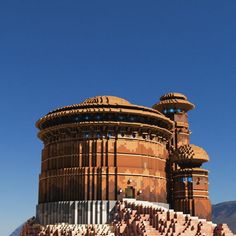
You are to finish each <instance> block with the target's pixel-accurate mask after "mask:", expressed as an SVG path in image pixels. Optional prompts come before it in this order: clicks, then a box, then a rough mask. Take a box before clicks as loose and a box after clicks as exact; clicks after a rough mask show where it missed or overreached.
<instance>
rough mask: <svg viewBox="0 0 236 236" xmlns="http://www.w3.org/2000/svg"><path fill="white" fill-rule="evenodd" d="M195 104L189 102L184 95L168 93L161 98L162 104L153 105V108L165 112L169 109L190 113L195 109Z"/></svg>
mask: <svg viewBox="0 0 236 236" xmlns="http://www.w3.org/2000/svg"><path fill="white" fill-rule="evenodd" d="M194 107H195V106H194V104H192V103H191V102H189V101H188V99H187V97H186V96H185V95H184V94H182V93H167V94H165V95H163V96H161V98H160V102H158V103H156V104H155V105H153V108H154V109H156V110H158V111H160V112H163V111H164V110H165V109H169V108H179V109H181V110H184V111H189V110H192V109H193V108H194Z"/></svg>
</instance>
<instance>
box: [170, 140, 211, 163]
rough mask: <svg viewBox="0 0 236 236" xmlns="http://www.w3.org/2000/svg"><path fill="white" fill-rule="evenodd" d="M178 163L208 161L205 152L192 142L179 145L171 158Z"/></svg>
mask: <svg viewBox="0 0 236 236" xmlns="http://www.w3.org/2000/svg"><path fill="white" fill-rule="evenodd" d="M173 160H174V161H175V162H176V163H178V164H184V163H186V164H190V163H192V164H199V165H201V164H202V163H204V162H207V161H209V156H208V154H207V152H206V151H205V150H204V149H203V148H201V147H199V146H196V145H194V144H188V145H183V146H180V147H179V148H178V149H177V150H176V152H175V155H174V159H173Z"/></svg>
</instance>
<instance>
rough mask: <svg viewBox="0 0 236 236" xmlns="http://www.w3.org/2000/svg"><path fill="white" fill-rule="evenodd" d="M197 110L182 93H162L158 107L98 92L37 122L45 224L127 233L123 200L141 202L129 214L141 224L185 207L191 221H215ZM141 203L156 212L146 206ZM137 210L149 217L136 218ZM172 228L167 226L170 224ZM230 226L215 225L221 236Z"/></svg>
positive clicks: (39, 214)
mask: <svg viewBox="0 0 236 236" xmlns="http://www.w3.org/2000/svg"><path fill="white" fill-rule="evenodd" d="M193 108H194V105H193V104H192V103H190V102H189V101H188V100H187V97H186V96H184V95H183V94H180V93H168V94H166V95H164V96H162V97H161V98H160V101H159V102H158V103H156V104H154V105H153V107H152V108H149V107H144V106H138V105H134V104H131V103H130V102H128V101H126V100H124V99H122V98H118V97H113V96H97V97H93V98H89V99H86V100H85V101H84V102H82V103H80V104H75V105H71V106H66V107H62V108H58V109H56V110H54V111H51V112H49V113H48V114H47V115H46V116H44V117H42V118H41V119H40V120H39V121H38V122H37V123H36V126H37V128H38V129H39V133H38V137H39V138H40V139H41V140H42V141H43V144H44V148H43V150H42V165H41V173H40V176H39V202H38V205H37V215H36V221H37V223H40V224H41V225H55V224H58V223H62V222H64V223H67V224H71V225H78V224H85V225H89V224H109V223H110V224H113V229H114V225H115V229H116V230H115V232H116V235H119V234H120V231H119V232H118V231H117V227H118V226H117V225H116V224H115V223H114V222H115V221H117V216H119V212H120V213H121V212H122V209H121V206H122V204H123V203H122V202H124V203H125V204H126V206H128V205H129V204H131V203H130V201H134V202H132V204H133V205H132V204H131V205H129V209H131V213H130V215H129V217H131V216H132V214H133V220H134V219H136V220H135V221H137V219H141V218H142V217H141V216H140V214H145V212H146V214H147V213H148V214H149V220H150V217H151V219H152V222H154V221H153V219H154V218H153V217H154V215H153V214H154V213H153V212H155V211H156V210H157V208H158V209H164V210H163V212H173V210H174V211H177V212H182V213H181V214H182V215H183V216H182V215H181V217H182V218H183V219H186V216H188V217H189V219H195V220H196V218H194V216H197V217H199V218H200V219H205V221H206V220H210V219H211V203H210V200H209V195H208V171H207V170H205V169H203V168H202V164H203V163H204V162H207V161H208V160H209V157H208V155H207V153H206V152H205V151H204V150H203V149H202V148H200V147H198V146H196V145H193V144H190V130H189V123H188V111H189V110H191V109H193ZM139 203H140V204H141V205H143V207H147V208H148V209H149V210H145V211H144V210H142V209H143V208H142V207H141V208H142V209H141V208H140V207H139ZM125 204H124V205H125ZM135 204H136V205H135ZM148 204H149V205H148ZM150 204H151V205H150ZM151 206H152V207H151ZM150 209H153V210H150ZM155 209H156V210H155ZM168 209H173V210H168ZM132 210H133V213H132ZM127 212H129V211H127V210H126V213H127ZM137 212H139V216H140V217H141V218H135V217H136V216H135V214H137ZM161 212H162V210H161ZM127 214H128V213H127ZM155 214H157V213H155ZM168 214H170V213H166V215H165V216H166V219H165V220H166V222H168V219H169V220H170V217H168ZM176 214H177V213H176ZM186 214H187V215H186ZM121 215H122V214H121ZM121 215H120V217H119V220H120V221H122V217H124V215H122V216H121ZM172 215H173V217H174V213H173V214H172ZM169 216H170V215H169ZM137 217H138V216H137ZM175 217H176V219H177V218H178V217H177V215H176V216H175ZM181 217H180V218H181ZM191 217H192V218H191ZM131 218H132V217H131ZM131 218H129V219H131ZM180 218H179V219H180ZM182 218H181V219H182ZM199 218H197V219H199ZM145 219H146V218H145ZM173 219H174V218H173ZM119 220H118V221H119ZM126 220H127V219H126ZM190 221H191V220H190ZM203 221H204V220H203ZM111 222H113V223H111ZM125 222H126V221H125V219H124V220H123V223H124V225H126V226H127V224H128V225H129V223H127V222H126V223H125ZM150 222H151V221H150ZM158 222H159V221H158ZM173 222H174V220H173ZM176 222H177V221H176ZM196 222H197V221H196ZM150 224H151V223H150ZM153 224H154V223H153ZM155 224H156V223H155ZM157 224H158V223H157ZM176 224H178V222H177V223H176ZM197 224H200V223H199V222H198V223H196V225H197ZM211 224H212V223H211ZM165 225H166V226H165V227H164V228H165V229H167V228H168V227H167V225H168V223H166V224H165ZM189 225H191V224H189ZM173 227H174V226H173ZM199 227H200V226H199ZM204 227H205V226H204ZM217 227H218V228H217ZM225 227H226V226H224V227H221V228H220V227H219V226H216V225H214V224H212V227H211V228H209V230H210V231H211V232H212V234H211V235H213V233H214V232H216V231H217V232H221V231H222V232H223V230H224V228H225ZM72 228H73V227H72ZM164 228H163V230H164ZM190 228H191V227H190ZM196 228H197V226H196ZM196 228H195V229H196ZM200 228H201V227H200ZM192 229H194V227H193V226H192ZM25 230H26V229H25ZM46 230H48V229H46ZM78 230H79V229H78ZM86 230H90V229H88V228H87V229H86ZM86 230H85V231H86ZM181 230H182V228H181ZM183 230H184V229H183ZM185 230H186V229H185ZM198 230H199V229H198ZM26 231H27V230H26ZM26 231H25V232H26ZM108 231H109V230H108ZM108 231H107V232H108ZM141 231H142V230H141ZM141 231H140V232H141ZM200 231H201V230H200ZM200 231H199V232H200ZM210 231H209V232H210ZM109 232H110V231H109ZM124 232H125V231H124ZM124 232H123V233H124ZM127 232H128V231H126V235H131V233H127ZM184 232H185V231H184ZM196 232H197V231H196ZM207 232H208V231H207ZM121 234H122V233H121ZM136 234H138V233H137V232H136V233H133V235H136ZM25 235H27V234H25ZM42 235H44V234H42ZM45 235H46V234H45ZM58 235H59V234H58ZM140 235H142V233H140ZM156 235H158V234H156ZM168 235H169V234H168ZM170 235H171V234H170ZM172 235H177V234H172ZM181 235H184V234H181ZM185 235H191V234H185ZM194 235H202V234H194ZM214 235H221V234H214ZM222 235H223V234H222ZM228 235H231V234H228Z"/></svg>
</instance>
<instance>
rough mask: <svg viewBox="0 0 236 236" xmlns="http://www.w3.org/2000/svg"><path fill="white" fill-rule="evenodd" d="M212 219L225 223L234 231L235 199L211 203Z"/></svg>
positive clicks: (235, 216)
mask: <svg viewBox="0 0 236 236" xmlns="http://www.w3.org/2000/svg"><path fill="white" fill-rule="evenodd" d="M212 221H213V222H214V223H226V224H228V226H229V227H230V229H231V230H232V231H233V232H234V233H236V201H231V202H222V203H218V204H216V205H212Z"/></svg>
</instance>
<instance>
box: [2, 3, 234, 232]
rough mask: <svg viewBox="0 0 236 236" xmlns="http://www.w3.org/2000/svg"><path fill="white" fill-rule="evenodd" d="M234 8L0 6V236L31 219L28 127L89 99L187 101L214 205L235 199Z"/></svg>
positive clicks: (33, 140) (32, 134) (34, 179)
mask: <svg viewBox="0 0 236 236" xmlns="http://www.w3.org/2000/svg"><path fill="white" fill-rule="evenodd" d="M235 12H236V1H235V0H232V1H217V0H214V1H213V0H212V1H207V0H199V1H193V0H188V1H187V0H186V1H183V0H178V1H166V0H165V1H164V0H158V1H157V0H152V1H151V0H150V1H138V0H135V1H134V0H129V1H111V0H109V1H105V0H101V1H78V0H76V1H72V0H71V1H61V0H55V1H54V0H50V1H44V0H40V1H35V0H27V1H26V0H20V1H11V0H10V1H0V98H1V99H0V108H1V116H0V121H1V122H0V131H1V136H0V147H1V148H0V158H1V164H0V187H1V188H0V235H1V236H7V235H9V233H10V232H11V231H12V230H14V229H15V228H16V227H17V226H19V225H20V224H21V223H22V222H24V221H25V220H26V219H28V218H29V217H31V216H33V215H34V214H35V206H36V204H37V194H38V174H39V172H40V158H41V157H40V155H41V148H42V144H41V142H40V140H38V139H37V129H36V128H35V122H36V121H37V119H38V118H40V117H41V116H43V115H44V114H46V113H47V112H48V111H49V110H52V109H54V108H57V107H59V106H64V105H69V104H72V103H79V102H81V101H83V100H84V99H86V98H87V97H91V96H95V95H116V96H120V97H123V98H125V99H127V100H129V101H131V102H133V103H136V104H140V105H145V106H152V105H153V104H154V103H155V102H156V101H158V99H159V97H160V96H161V95H162V94H163V93H166V92H171V91H177V92H182V93H184V94H186V95H187V96H188V98H189V100H190V101H192V102H193V103H195V104H196V109H195V110H194V111H192V112H190V114H189V116H190V122H191V130H192V132H193V133H192V140H191V141H192V142H193V143H195V144H197V145H200V146H203V147H204V148H205V149H206V150H207V151H208V153H209V155H210V158H211V162H210V163H209V164H207V165H206V166H207V168H209V170H210V196H211V199H212V202H213V203H218V202H221V201H228V200H236V189H235V187H234V186H235V183H234V181H235V180H236V171H235V166H236V156H235V147H236V139H235V134H236V124H235V116H236V106H235V101H236V99H235V98H236V94H235V90H236V56H235V55H236V43H235V42H236V27H235V25H236V14H235Z"/></svg>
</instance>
